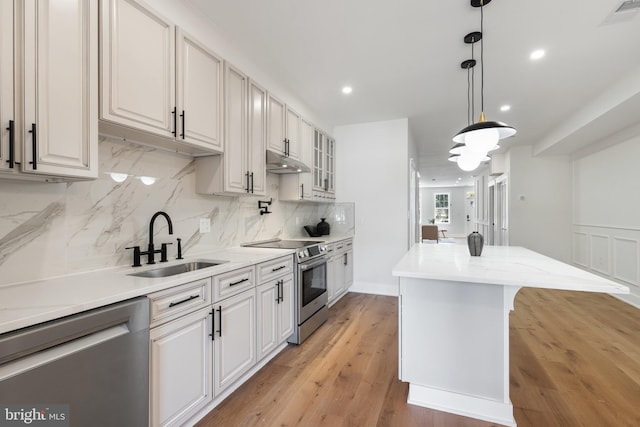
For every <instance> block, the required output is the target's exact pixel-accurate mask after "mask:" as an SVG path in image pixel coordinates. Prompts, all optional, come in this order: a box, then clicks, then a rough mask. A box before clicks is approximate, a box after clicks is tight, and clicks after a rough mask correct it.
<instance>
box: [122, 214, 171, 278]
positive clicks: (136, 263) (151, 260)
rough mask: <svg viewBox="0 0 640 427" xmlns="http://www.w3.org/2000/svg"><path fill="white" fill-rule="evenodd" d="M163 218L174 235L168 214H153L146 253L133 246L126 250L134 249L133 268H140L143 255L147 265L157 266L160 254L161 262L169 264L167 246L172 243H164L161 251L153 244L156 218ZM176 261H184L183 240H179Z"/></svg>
mask: <svg viewBox="0 0 640 427" xmlns="http://www.w3.org/2000/svg"><path fill="white" fill-rule="evenodd" d="M159 216H163V217H164V218H165V219H166V220H167V225H168V226H169V234H173V223H172V222H171V218H170V217H169V215H168V214H167V213H166V212H162V211H158V212H156V213H154V214H153V216H152V217H151V221H150V222H149V245H148V247H147V251H146V252H142V251H141V250H140V246H132V247H128V248H126V249H133V264H132V267H140V266H141V264H140V258H141V257H142V256H143V255H147V264H155V263H156V261H155V254H158V253H159V254H160V262H167V261H168V259H167V246H168V245H171V244H172V243H163V244H162V246H161V247H160V249H157V250H156V248H155V246H154V244H153V224H154V223H155V222H156V218H158V217H159ZM176 259H182V239H178V257H177V258H176Z"/></svg>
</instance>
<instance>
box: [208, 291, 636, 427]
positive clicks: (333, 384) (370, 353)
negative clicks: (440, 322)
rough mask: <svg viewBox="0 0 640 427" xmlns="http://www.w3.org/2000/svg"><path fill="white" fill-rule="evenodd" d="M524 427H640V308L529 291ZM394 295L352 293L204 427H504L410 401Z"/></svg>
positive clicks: (514, 357) (520, 367)
mask: <svg viewBox="0 0 640 427" xmlns="http://www.w3.org/2000/svg"><path fill="white" fill-rule="evenodd" d="M510 324H511V326H510V333H511V349H510V354H511V368H510V369H511V399H512V402H513V405H514V416H515V418H516V421H517V423H518V426H519V427H550V426H560V427H571V426H589V427H590V426H594V427H606V426H612V427H614V426H615V427H619V426H640V310H638V309H635V308H633V307H631V306H629V305H626V304H624V303H622V302H620V301H618V300H616V299H615V298H613V297H610V296H607V295H601V294H590V293H578V292H563V291H554V290H539V289H526V288H525V289H522V290H521V291H520V293H519V294H518V296H517V297H516V302H515V311H514V312H512V313H511V319H510ZM397 329H398V310H397V299H396V298H394V297H385V296H375V295H366V294H357V293H351V294H348V295H346V296H345V297H344V298H343V299H342V300H340V301H339V302H338V303H337V304H336V305H335V306H334V307H332V308H331V310H330V318H329V321H328V322H327V323H326V324H325V325H323V326H322V327H321V328H320V329H319V330H318V331H317V332H316V333H315V334H314V335H312V336H311V337H310V338H309V339H308V340H307V341H306V342H305V343H304V344H303V345H301V346H292V345H290V346H289V347H288V348H287V349H285V350H284V351H283V352H282V353H280V354H279V355H278V356H277V357H276V358H274V359H273V360H272V361H271V362H270V363H269V364H267V365H266V366H265V367H264V368H263V369H262V370H260V371H259V372H258V373H257V374H256V375H255V376H254V377H253V378H251V380H249V381H248V382H247V383H245V384H244V385H242V386H241V387H240V388H239V389H238V390H237V391H236V392H235V393H233V394H232V395H231V396H230V397H229V398H227V399H226V400H225V401H224V402H223V403H222V404H220V405H219V406H218V407H217V408H215V409H214V410H213V411H212V412H210V413H209V414H208V415H207V416H206V417H205V418H204V419H203V420H202V421H201V422H200V423H199V424H198V426H199V427H206V426H211V427H214V426H215V427H221V426H224V427H229V426H269V427H271V426H314V427H315V426H331V427H334V426H335V427H338V426H403V427H404V426H436V427H448V426H452V427H465V426H474V427H486V426H494V425H495V424H492V423H487V422H483V421H478V420H474V419H470V418H465V417H459V416H455V415H451V414H447V413H444V412H439V411H434V410H430V409H426V408H421V407H418V406H413V405H408V404H407V403H406V399H407V392H408V385H407V384H406V383H402V382H400V381H399V380H398V379H397V376H398V343H397V340H398V338H397Z"/></svg>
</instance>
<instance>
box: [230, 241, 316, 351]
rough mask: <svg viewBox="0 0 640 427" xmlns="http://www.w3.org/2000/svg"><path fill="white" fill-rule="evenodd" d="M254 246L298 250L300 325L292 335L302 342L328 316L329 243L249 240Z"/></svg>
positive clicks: (298, 322)
mask: <svg viewBox="0 0 640 427" xmlns="http://www.w3.org/2000/svg"><path fill="white" fill-rule="evenodd" d="M242 246H247V247H252V248H275V249H295V254H294V260H295V267H294V272H295V274H294V276H295V277H294V282H295V292H294V298H295V299H296V310H295V311H296V312H295V321H296V325H297V327H296V328H295V331H294V333H293V335H291V337H290V338H289V340H288V341H289V342H290V343H292V344H300V343H302V342H303V341H304V340H305V339H307V337H309V335H311V334H312V333H313V332H314V331H315V330H316V329H318V328H319V327H320V325H322V324H323V323H324V322H326V321H327V319H328V318H329V309H328V308H327V301H328V294H327V258H326V256H325V254H326V251H327V246H326V245H325V244H324V242H321V241H315V240H279V239H274V240H267V241H262V242H256V243H247V244H245V245H242Z"/></svg>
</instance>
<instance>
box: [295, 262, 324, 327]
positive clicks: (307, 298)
mask: <svg viewBox="0 0 640 427" xmlns="http://www.w3.org/2000/svg"><path fill="white" fill-rule="evenodd" d="M298 291H299V292H298V310H299V317H298V324H299V325H301V324H303V323H304V321H305V320H307V319H308V318H309V317H311V316H312V315H313V314H314V313H315V312H316V311H318V310H319V309H321V308H322V307H323V306H324V305H326V304H327V301H328V296H327V259H326V258H325V257H320V258H316V259H314V260H310V261H308V262H304V263H300V264H298Z"/></svg>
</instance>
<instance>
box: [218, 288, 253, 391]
mask: <svg viewBox="0 0 640 427" xmlns="http://www.w3.org/2000/svg"><path fill="white" fill-rule="evenodd" d="M255 301H256V294H255V288H252V289H250V290H248V291H245V292H242V293H240V294H238V295H236V296H234V297H231V298H229V299H226V300H224V301H222V302H221V303H219V304H216V305H215V306H214V308H215V328H214V329H215V331H214V332H215V341H214V346H215V356H214V359H215V360H214V391H215V395H218V394H219V393H220V392H222V391H223V390H224V389H226V388H227V387H228V386H230V385H231V384H233V383H234V382H235V381H236V380H237V379H238V378H240V377H241V376H242V375H243V374H244V373H246V372H247V371H248V370H249V369H250V368H251V367H252V366H253V365H254V364H255V362H256V344H255V343H256V318H255V313H256V304H255Z"/></svg>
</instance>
